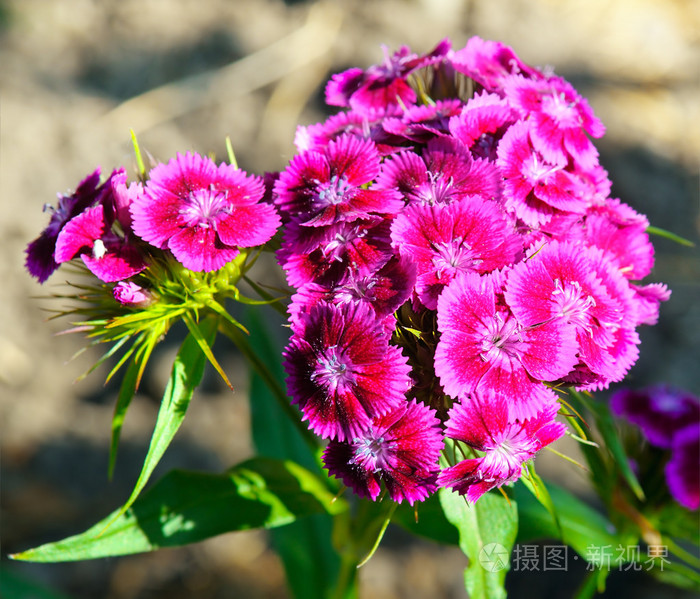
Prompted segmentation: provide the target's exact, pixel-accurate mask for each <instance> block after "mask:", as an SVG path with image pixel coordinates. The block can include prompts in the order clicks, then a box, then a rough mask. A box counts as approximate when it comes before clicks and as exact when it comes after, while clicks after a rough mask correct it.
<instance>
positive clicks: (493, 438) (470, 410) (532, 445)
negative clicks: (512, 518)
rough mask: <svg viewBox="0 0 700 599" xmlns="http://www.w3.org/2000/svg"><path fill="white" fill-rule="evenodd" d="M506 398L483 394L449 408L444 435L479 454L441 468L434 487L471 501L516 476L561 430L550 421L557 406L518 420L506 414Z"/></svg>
mask: <svg viewBox="0 0 700 599" xmlns="http://www.w3.org/2000/svg"><path fill="white" fill-rule="evenodd" d="M509 399H510V398H507V397H506V396H504V395H502V394H500V393H495V392H493V391H484V392H482V393H479V394H475V395H473V396H471V397H470V398H469V399H467V400H463V401H462V402H460V403H456V404H455V405H454V406H453V407H452V408H451V409H450V411H449V420H448V421H447V428H446V430H445V434H446V436H447V437H449V438H451V439H455V440H457V441H461V442H463V443H466V444H467V445H468V446H469V447H471V448H472V449H474V450H477V451H479V452H481V453H480V454H475V456H476V455H478V457H474V458H468V459H466V460H462V461H461V462H459V463H458V464H456V465H455V466H451V467H449V468H445V469H444V470H443V471H442V472H441V473H440V476H439V477H438V485H440V486H442V487H450V488H452V489H454V490H455V491H457V492H458V493H459V494H460V495H466V496H467V499H468V500H469V501H470V502H472V503H474V502H476V501H477V500H478V499H479V498H480V497H481V496H482V495H483V494H484V493H486V492H487V491H489V490H490V489H493V488H495V487H500V486H501V485H503V484H505V483H508V482H514V481H516V480H517V479H518V478H520V473H521V471H522V466H523V464H524V463H525V462H527V461H528V460H530V459H532V458H533V457H534V456H535V454H536V453H537V452H538V451H539V450H540V449H542V448H543V447H544V446H545V445H549V444H550V443H552V442H553V441H556V440H557V439H559V438H560V437H561V436H562V435H563V434H564V432H565V431H566V427H565V426H564V425H563V424H562V423H560V422H556V421H555V420H554V418H555V417H556V415H557V410H558V404H557V403H556V402H552V403H550V404H547V405H545V406H543V409H542V411H541V412H540V413H538V414H536V415H535V416H534V417H532V418H528V419H527V420H524V421H519V420H513V419H512V418H511V417H510V416H509V412H510V409H509Z"/></svg>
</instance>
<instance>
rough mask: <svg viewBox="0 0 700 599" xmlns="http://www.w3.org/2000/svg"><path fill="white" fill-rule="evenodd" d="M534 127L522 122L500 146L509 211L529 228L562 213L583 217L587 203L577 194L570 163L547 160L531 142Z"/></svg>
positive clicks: (515, 126) (504, 191)
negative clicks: (567, 168)
mask: <svg viewBox="0 0 700 599" xmlns="http://www.w3.org/2000/svg"><path fill="white" fill-rule="evenodd" d="M531 132H532V126H531V124H530V123H529V122H527V121H519V122H517V123H516V124H515V125H513V126H511V127H510V128H509V129H508V131H506V133H505V135H504V136H503V139H502V140H501V142H500V143H499V144H498V160H497V162H496V163H497V164H498V167H499V168H500V169H501V172H502V173H503V177H504V179H505V180H504V190H503V195H504V198H505V205H506V208H507V209H508V210H510V211H512V212H513V213H514V214H515V215H516V216H517V217H518V218H520V219H522V220H523V222H525V224H527V225H530V226H533V227H536V226H538V225H540V224H543V223H546V222H548V221H549V220H550V219H551V218H552V215H554V214H556V213H557V212H558V211H564V212H574V213H577V214H583V213H584V212H585V211H586V207H587V201H586V200H585V199H582V198H580V197H578V196H577V195H575V194H574V193H573V189H574V181H573V180H572V178H571V176H570V174H569V173H568V172H567V171H566V170H565V168H566V164H567V163H566V160H563V161H558V162H552V161H549V160H547V159H546V158H544V157H543V156H542V155H541V154H540V153H539V152H538V151H537V150H536V149H535V148H534V147H533V146H532V143H531V142H530V134H531Z"/></svg>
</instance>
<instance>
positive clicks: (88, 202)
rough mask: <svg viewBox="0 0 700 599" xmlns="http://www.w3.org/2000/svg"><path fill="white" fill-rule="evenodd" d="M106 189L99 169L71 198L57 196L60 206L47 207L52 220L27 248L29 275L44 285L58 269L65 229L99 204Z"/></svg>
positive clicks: (68, 196)
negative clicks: (59, 245)
mask: <svg viewBox="0 0 700 599" xmlns="http://www.w3.org/2000/svg"><path fill="white" fill-rule="evenodd" d="M104 189H105V186H104V185H100V169H99V168H98V169H96V170H95V171H94V172H93V173H91V174H89V175H88V176H87V177H85V179H83V180H82V181H81V182H80V184H79V185H78V187H77V188H76V190H75V192H73V194H71V195H63V194H58V206H57V207H53V206H49V205H48V204H47V205H45V206H44V210H45V211H46V210H48V211H50V212H51V220H50V221H49V224H48V225H47V226H46V228H45V229H44V230H43V231H42V233H41V235H39V237H37V238H36V239H35V240H34V241H32V242H31V243H30V244H29V245H28V246H27V249H26V254H27V257H26V267H27V270H28V271H29V274H30V275H32V276H33V277H36V278H37V279H38V280H39V283H43V282H44V281H46V279H48V278H49V277H50V276H51V275H52V274H53V273H54V271H55V270H56V269H57V268H58V262H56V260H55V259H54V252H55V251H56V239H57V238H58V234H59V233H60V232H61V230H62V229H63V227H64V226H65V225H66V223H67V222H68V221H70V220H71V219H72V218H74V217H75V216H77V215H78V214H80V213H81V212H83V210H85V209H86V208H88V207H90V206H94V205H95V204H96V203H97V202H99V201H100V198H101V196H102V194H103V192H104Z"/></svg>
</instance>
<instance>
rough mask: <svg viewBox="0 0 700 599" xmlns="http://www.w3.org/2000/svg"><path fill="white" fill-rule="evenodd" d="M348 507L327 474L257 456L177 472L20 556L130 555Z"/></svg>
mask: <svg viewBox="0 0 700 599" xmlns="http://www.w3.org/2000/svg"><path fill="white" fill-rule="evenodd" d="M346 509H347V505H346V504H345V502H344V501H342V500H335V498H334V496H333V494H332V493H330V492H329V491H328V489H327V488H326V486H325V484H324V483H323V481H322V480H321V479H319V477H317V476H316V475H315V474H312V473H311V472H309V471H308V470H306V469H305V468H302V467H301V466H299V465H298V464H295V463H294V462H290V461H283V460H272V459H269V458H253V459H251V460H247V461H245V462H243V463H241V464H239V465H238V466H236V467H234V468H231V469H230V470H227V471H226V472H225V473H223V474H210V473H204V472H191V471H186V470H173V471H171V472H169V473H168V474H166V475H165V476H164V477H163V478H162V479H160V480H159V481H158V482H157V483H156V484H154V485H153V487H151V488H150V489H149V490H148V491H147V492H145V493H144V494H143V495H142V496H141V497H139V498H138V499H137V500H136V501H135V502H134V503H133V505H132V506H131V507H130V508H129V509H128V510H126V512H123V511H122V510H117V511H116V512H114V513H113V514H112V515H110V516H108V517H107V518H105V519H104V520H102V521H101V522H98V523H97V524H95V525H94V526H93V527H91V528H90V529H89V530H87V531H85V532H84V533H82V534H79V535H76V536H73V537H69V538H67V539H64V540H62V541H58V542H56V543H49V544H47V545H42V546H41V547H37V548H35V549H30V550H28V551H24V552H22V553H19V554H17V555H14V556H12V557H13V558H14V559H18V560H24V561H33V562H67V561H77V560H85V559H94V558H99V557H108V556H117V555H128V554H132V553H141V552H146V551H153V550H155V549H159V548H162V547H176V546H180V545H185V544H188V543H195V542H198V541H202V540H204V539H208V538H210V537H213V536H216V535H220V534H222V533H226V532H232V531H240V530H248V529H253V528H275V527H277V526H283V525H286V524H289V523H291V522H294V521H295V520H297V519H298V518H302V517H306V516H310V515H312V514H318V513H324V512H327V513H330V514H333V513H337V512H339V511H343V510H346Z"/></svg>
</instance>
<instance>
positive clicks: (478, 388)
mask: <svg viewBox="0 0 700 599" xmlns="http://www.w3.org/2000/svg"><path fill="white" fill-rule="evenodd" d="M499 291H500V290H499V289H498V288H497V287H496V283H495V279H494V277H492V276H491V275H482V276H479V275H478V274H476V273H466V274H464V275H462V276H461V277H458V278H456V279H455V280H454V281H452V283H450V284H449V285H448V286H447V287H446V288H445V289H444V290H443V292H442V294H441V295H440V298H439V299H438V306H437V310H438V330H439V331H440V341H439V343H438V345H437V349H436V351H435V372H436V373H437V375H438V376H439V377H440V382H441V383H442V386H443V388H444V390H445V393H447V394H448V395H451V396H452V397H459V398H464V397H466V396H467V395H469V394H473V393H484V392H487V391H493V392H495V393H499V394H502V395H504V396H506V397H509V398H511V401H510V403H509V414H510V416H509V417H510V418H512V419H514V418H520V419H524V418H529V417H532V416H534V415H535V414H536V413H537V412H539V411H541V410H542V409H543V406H546V405H548V404H549V403H551V402H552V401H553V399H554V398H555V396H554V392H553V391H552V390H551V389H549V388H547V387H546V386H545V385H544V384H543V383H542V381H556V380H558V379H559V378H561V377H563V376H564V375H566V374H567V373H569V372H570V371H571V370H572V369H573V367H574V365H575V364H576V362H577V358H576V349H577V344H576V336H575V331H574V328H573V327H571V326H566V325H565V324H564V323H559V322H556V321H549V322H543V323H541V324H538V325H536V326H530V327H525V326H523V325H521V324H520V323H519V322H518V321H517V320H516V318H515V316H514V315H513V314H512V313H511V311H510V310H509V309H508V308H507V307H506V306H505V303H504V302H503V300H502V298H501V297H500V295H497V292H499Z"/></svg>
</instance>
